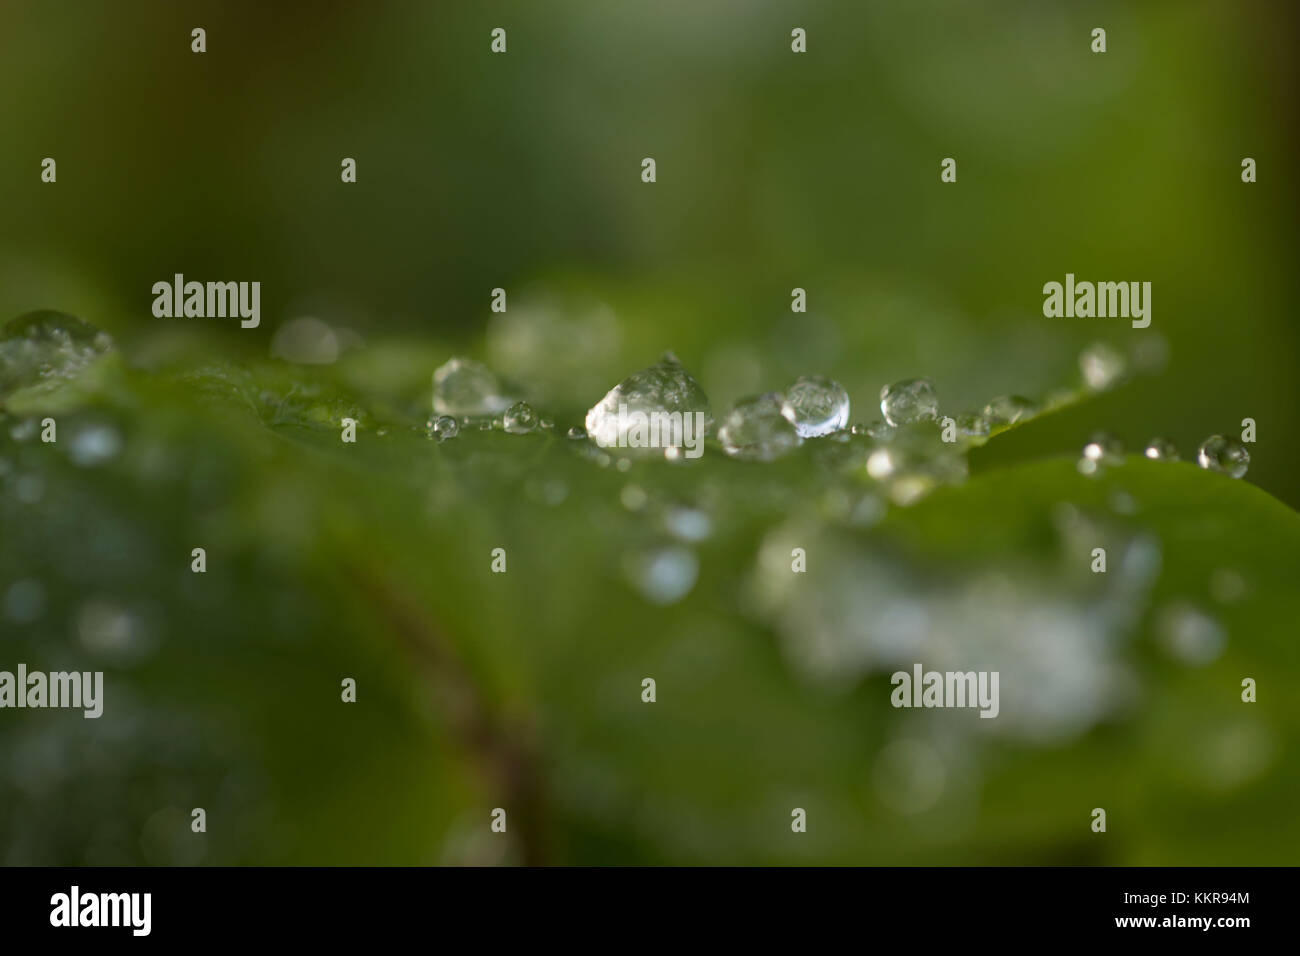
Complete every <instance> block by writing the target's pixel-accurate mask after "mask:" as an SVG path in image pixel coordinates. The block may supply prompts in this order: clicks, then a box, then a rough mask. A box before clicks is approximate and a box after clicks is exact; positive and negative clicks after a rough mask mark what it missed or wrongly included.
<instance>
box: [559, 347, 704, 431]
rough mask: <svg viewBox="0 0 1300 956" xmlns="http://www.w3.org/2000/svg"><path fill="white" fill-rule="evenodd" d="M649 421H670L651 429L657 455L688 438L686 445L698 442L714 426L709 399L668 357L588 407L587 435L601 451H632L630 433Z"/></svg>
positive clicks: (678, 365)
mask: <svg viewBox="0 0 1300 956" xmlns="http://www.w3.org/2000/svg"><path fill="white" fill-rule="evenodd" d="M620 409H621V413H620ZM651 416H669V417H668V418H663V419H662V420H661V421H660V427H658V428H657V429H656V433H657V435H658V445H656V446H652V447H655V448H657V449H658V454H663V449H665V448H673V447H681V446H683V445H686V444H687V441H686V439H687V437H689V438H690V440H691V442H695V441H697V440H700V439H702V437H703V431H707V429H708V428H709V426H710V425H712V423H713V418H712V414H711V412H710V409H709V397H708V396H707V395H706V394H704V389H703V388H701V387H700V383H699V382H697V381H696V380H695V379H694V378H693V377H692V376H691V374H690V373H689V372H688V371H686V369H684V368H682V366H681V364H680V363H679V362H678V361H677V358H676V356H674V355H673V354H672V353H666V354H665V355H664V357H663V358H662V359H661V360H660V361H659V362H658V363H657V364H655V365H651V366H649V367H648V368H643V369H641V371H639V372H635V373H633V374H632V375H629V376H628V377H627V378H625V379H623V381H621V382H619V383H618V384H617V385H615V386H614V387H613V388H611V389H610V390H609V391H608V392H607V393H606V394H605V397H604V398H602V399H601V400H600V401H599V402H597V403H596V404H595V405H593V406H592V407H591V410H590V411H588V412H587V418H586V423H585V424H586V426H587V435H588V436H589V437H590V438H591V440H592V441H594V442H595V443H596V444H597V445H600V446H601V447H603V448H613V447H618V448H620V449H622V448H629V447H630V448H631V449H633V450H635V448H636V446H635V445H630V443H629V440H628V439H629V433H630V432H632V431H633V430H634V429H637V428H641V429H644V428H645V425H644V424H640V425H638V424H637V423H638V421H639V422H642V423H644V422H645V421H647V420H649V419H650V418H651ZM671 416H676V417H675V418H673V417H671ZM688 416H690V421H689V423H688V422H687V418H688ZM696 416H703V417H702V418H697V417H696ZM697 422H699V423H702V425H703V430H702V431H700V432H697V431H696V423H697ZM670 423H671V424H670ZM688 431H689V436H688V435H687V432H688Z"/></svg>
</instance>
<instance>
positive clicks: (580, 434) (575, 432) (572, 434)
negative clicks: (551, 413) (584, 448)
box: [564, 425, 587, 441]
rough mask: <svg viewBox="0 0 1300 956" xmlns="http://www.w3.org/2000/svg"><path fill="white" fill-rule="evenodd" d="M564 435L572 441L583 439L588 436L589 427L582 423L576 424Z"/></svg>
mask: <svg viewBox="0 0 1300 956" xmlns="http://www.w3.org/2000/svg"><path fill="white" fill-rule="evenodd" d="M564 437H565V438H568V439H570V440H571V441H583V440H584V439H585V438H586V437H587V429H585V428H583V427H582V426H581V425H574V426H573V427H572V428H570V429H569V430H568V431H567V432H565V433H564Z"/></svg>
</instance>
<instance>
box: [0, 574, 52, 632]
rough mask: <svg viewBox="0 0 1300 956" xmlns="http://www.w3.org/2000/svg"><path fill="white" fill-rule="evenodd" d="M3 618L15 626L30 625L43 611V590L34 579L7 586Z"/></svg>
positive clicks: (25, 579) (39, 583) (26, 579)
mask: <svg viewBox="0 0 1300 956" xmlns="http://www.w3.org/2000/svg"><path fill="white" fill-rule="evenodd" d="M4 606H5V617H7V618H9V620H11V621H12V622H13V623H15V624H30V623H31V622H32V621H34V620H36V619H37V618H38V617H40V616H41V614H43V613H44V611H45V588H44V586H43V585H42V584H41V582H40V581H38V580H36V579H35V578H24V579H23V580H21V581H15V582H14V583H13V584H11V585H9V590H8V591H6V592H5V605H4Z"/></svg>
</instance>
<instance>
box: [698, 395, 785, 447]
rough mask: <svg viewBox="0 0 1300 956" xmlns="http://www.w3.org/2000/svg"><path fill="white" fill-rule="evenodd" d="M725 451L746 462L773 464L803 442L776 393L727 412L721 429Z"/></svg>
mask: <svg viewBox="0 0 1300 956" xmlns="http://www.w3.org/2000/svg"><path fill="white" fill-rule="evenodd" d="M718 441H719V442H721V443H722V450H723V451H725V452H726V453H727V454H728V455H730V456H731V457H732V458H740V459H743V460H745V461H772V460H774V459H776V458H780V457H781V456H782V455H784V454H786V453H787V452H789V451H792V450H793V449H795V448H797V447H799V445H800V444H801V443H802V441H803V439H801V438H800V437H799V433H798V432H797V431H795V427H794V425H793V424H791V422H790V420H789V419H787V418H786V417H785V415H783V414H782V398H781V396H780V395H779V394H777V393H776V392H768V393H767V394H766V395H758V396H755V397H754V398H747V399H744V400H743V401H741V402H739V403H737V405H736V407H735V408H733V409H732V410H731V411H730V412H728V413H727V417H726V418H724V419H723V420H722V425H721V426H720V427H719V428H718Z"/></svg>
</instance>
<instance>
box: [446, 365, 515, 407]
mask: <svg viewBox="0 0 1300 956" xmlns="http://www.w3.org/2000/svg"><path fill="white" fill-rule="evenodd" d="M514 402H515V399H514V398H512V397H511V396H510V395H509V393H508V391H507V389H506V387H505V385H504V384H502V382H501V379H500V378H498V377H497V374H496V373H495V372H493V371H492V370H491V369H490V368H488V367H487V366H486V365H484V364H482V363H481V362H475V361H473V360H472V359H466V358H453V359H451V360H450V361H448V362H447V363H446V364H444V365H442V366H441V367H439V368H438V370H437V371H436V372H434V373H433V410H434V412H435V413H436V414H438V415H455V416H458V417H466V416H467V417H471V418H478V417H480V416H492V415H499V414H501V413H502V412H504V411H505V410H506V409H507V408H509V407H510V406H511V405H513V404H514Z"/></svg>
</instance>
